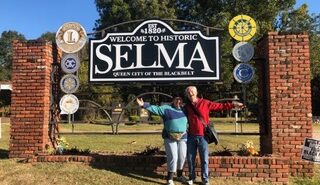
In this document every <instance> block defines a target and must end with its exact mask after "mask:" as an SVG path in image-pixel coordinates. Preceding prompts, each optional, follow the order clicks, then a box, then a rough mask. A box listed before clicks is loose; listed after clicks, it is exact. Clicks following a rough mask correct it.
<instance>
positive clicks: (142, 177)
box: [0, 120, 320, 185]
mask: <svg viewBox="0 0 320 185" xmlns="http://www.w3.org/2000/svg"><path fill="white" fill-rule="evenodd" d="M215 124H216V126H215V128H216V129H217V130H218V131H219V132H222V131H234V128H235V125H234V123H232V122H230V120H229V121H228V122H225V121H223V120H216V121H215ZM161 129H162V125H147V124H141V125H131V126H126V125H120V127H119V133H121V131H141V130H148V131H161ZM257 129H258V124H252V123H250V124H249V123H246V124H244V125H243V131H256V130H257ZM319 129H320V128H319V126H318V125H317V126H315V127H314V131H319ZM71 130H72V125H71V124H62V125H61V128H60V131H61V132H62V131H64V132H70V131H71ZM78 131H91V132H92V131H111V127H110V126H104V125H92V124H77V125H74V132H78ZM64 136H65V137H66V138H67V141H68V143H69V144H70V147H75V146H76V147H77V148H79V149H90V150H91V151H93V152H113V153H128V152H139V151H143V150H144V149H145V148H146V147H147V146H152V147H161V148H162V150H163V141H162V138H161V136H160V134H119V135H110V134H89V135H88V134H87V135H84V134H80V135H71V134H68V135H64ZM220 140H221V144H220V145H218V146H215V145H210V152H213V151H216V150H222V148H223V147H226V148H228V149H230V150H237V149H238V148H239V144H241V143H244V142H246V141H248V140H251V141H253V142H254V144H255V146H256V148H258V149H259V136H235V135H220ZM8 148H9V123H2V138H1V139H0V184H1V185H21V184H26V185H28V184H30V185H31V184H32V185H40V184H41V185H42V184H57V185H60V184H61V185H69V184H79V185H87V184H88V185H95V184H97V185H100V184H110V185H113V184H114V185H118V184H130V185H138V184H139V185H140V184H142V185H147V184H148V185H150V184H164V182H165V177H164V176H161V175H157V174H153V173H152V172H145V173H144V174H141V173H135V172H128V171H115V170H105V169H97V168H95V167H92V166H90V165H85V164H82V163H35V164H30V163H20V162H19V161H18V160H16V159H8V157H7V154H8ZM319 169H320V168H319V166H316V173H315V175H316V176H315V178H314V179H312V180H309V179H294V178H292V179H291V182H290V184H292V185H293V184H294V185H296V184H297V185H298V184H299V185H304V184H309V185H311V184H312V185H319V184H320V175H319V174H320V173H319V172H320V170H319ZM211 183H212V184H219V185H230V184H234V185H240V184H241V185H246V184H252V183H244V182H240V181H235V180H219V179H211ZM176 184H178V185H179V183H176ZM263 184H268V183H263ZM261 185H262V183H261Z"/></svg>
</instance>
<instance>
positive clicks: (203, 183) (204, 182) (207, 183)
mask: <svg viewBox="0 0 320 185" xmlns="http://www.w3.org/2000/svg"><path fill="white" fill-rule="evenodd" d="M201 184H202V185H210V183H209V181H202V183H201Z"/></svg>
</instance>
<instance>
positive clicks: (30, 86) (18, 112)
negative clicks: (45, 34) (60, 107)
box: [9, 41, 57, 158]
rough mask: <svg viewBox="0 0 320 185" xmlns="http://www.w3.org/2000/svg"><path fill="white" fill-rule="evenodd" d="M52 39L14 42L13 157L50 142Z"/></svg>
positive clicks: (32, 150)
mask: <svg viewBox="0 0 320 185" xmlns="http://www.w3.org/2000/svg"><path fill="white" fill-rule="evenodd" d="M54 48H55V47H53V45H52V43H51V42H44V41H28V42H19V41H14V42H13V64H12V87H13V91H12V97H11V98H12V99H11V127H10V146H9V150H10V152H9V157H10V158H24V157H30V156H33V155H35V154H37V153H40V152H43V151H44V150H45V145H46V144H48V143H49V138H48V125H49V108H50V96H51V95H50V94H51V93H50V88H51V78H50V73H51V64H52V63H53V60H54V56H53V55H54V54H56V53H57V52H56V51H54V50H56V49H54Z"/></svg>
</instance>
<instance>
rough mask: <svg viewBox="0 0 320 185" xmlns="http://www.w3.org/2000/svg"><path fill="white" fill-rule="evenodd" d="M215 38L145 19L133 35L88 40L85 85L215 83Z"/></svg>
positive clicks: (114, 35) (110, 35)
mask: <svg viewBox="0 0 320 185" xmlns="http://www.w3.org/2000/svg"><path fill="white" fill-rule="evenodd" d="M219 52H220V51H219V38H218V37H208V36H204V35H203V34H202V33H201V31H199V30H192V31H175V30H173V29H172V28H171V27H170V26H169V25H168V24H167V23H165V22H163V21H161V20H146V21H144V22H142V23H141V24H140V25H138V26H137V27H136V28H135V29H134V31H133V32H122V33H108V34H107V35H106V36H105V37H104V38H103V39H100V40H94V39H91V40H90V64H89V69H90V71H89V82H92V83H97V82H100V83H127V82H153V83H158V82H159V83H162V82H169V81H171V82H177V81H179V82H183V81H185V82H187V81H206V82H208V81H214V80H219V78H220V74H219V73H220V71H219V67H220V65H219V63H220V55H219Z"/></svg>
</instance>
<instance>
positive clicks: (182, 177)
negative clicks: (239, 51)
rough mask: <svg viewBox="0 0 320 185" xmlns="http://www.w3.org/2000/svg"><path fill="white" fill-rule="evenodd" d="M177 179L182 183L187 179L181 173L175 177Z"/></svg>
mask: <svg viewBox="0 0 320 185" xmlns="http://www.w3.org/2000/svg"><path fill="white" fill-rule="evenodd" d="M177 179H178V181H180V182H182V183H186V182H187V181H188V180H187V178H185V177H184V176H183V175H181V176H180V177H177Z"/></svg>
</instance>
